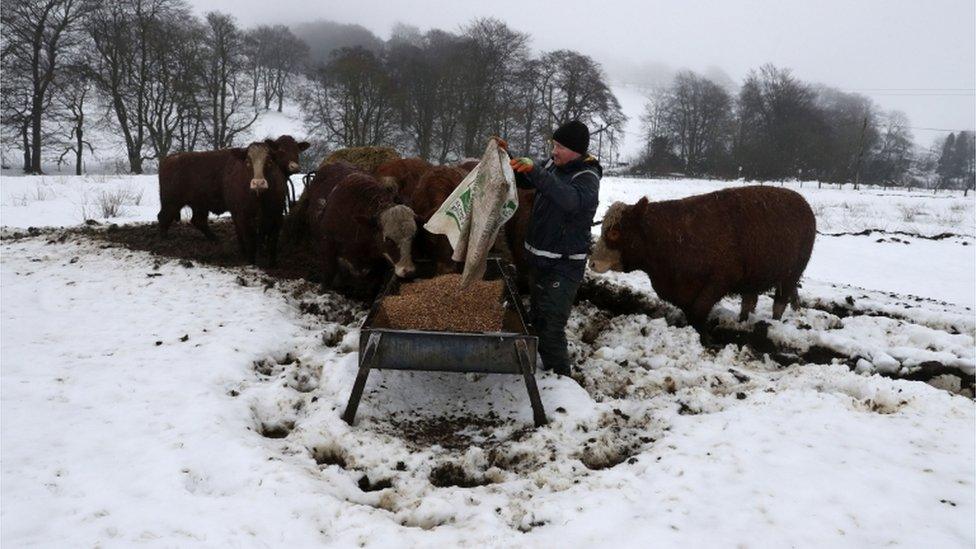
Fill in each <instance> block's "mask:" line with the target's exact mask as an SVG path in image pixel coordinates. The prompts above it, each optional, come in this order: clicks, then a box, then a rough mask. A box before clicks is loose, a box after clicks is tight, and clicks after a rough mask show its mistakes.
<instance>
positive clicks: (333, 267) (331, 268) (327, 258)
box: [321, 237, 339, 290]
mask: <svg viewBox="0 0 976 549" xmlns="http://www.w3.org/2000/svg"><path fill="white" fill-rule="evenodd" d="M321 250H322V287H323V288H324V289H326V290H331V289H332V284H333V283H334V282H335V277H336V273H337V272H338V271H339V261H338V259H337V257H336V253H337V252H338V250H336V247H335V243H334V242H332V239H331V238H328V237H326V238H323V239H322V247H321Z"/></svg>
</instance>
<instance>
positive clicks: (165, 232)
mask: <svg viewBox="0 0 976 549" xmlns="http://www.w3.org/2000/svg"><path fill="white" fill-rule="evenodd" d="M180 209H181V208H174V207H173V206H170V205H168V204H167V205H165V206H163V207H162V208H160V209H159V214H158V215H157V216H156V220H157V221H159V236H160V238H167V237H168V236H169V226H170V225H172V224H173V222H174V221H176V220H177V219H179V218H180Z"/></svg>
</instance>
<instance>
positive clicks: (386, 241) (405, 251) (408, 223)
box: [361, 204, 417, 278]
mask: <svg viewBox="0 0 976 549" xmlns="http://www.w3.org/2000/svg"><path fill="white" fill-rule="evenodd" d="M361 222H365V223H369V224H371V225H373V226H375V227H376V229H378V230H377V231H376V233H377V238H378V239H379V240H380V243H379V249H380V252H381V253H382V255H383V257H385V258H386V260H387V261H389V262H390V264H391V265H393V270H394V272H395V273H396V275H397V276H398V277H400V278H409V277H411V276H413V275H414V273H415V272H416V271H417V268H416V267H415V266H414V264H413V255H412V251H411V246H412V244H413V239H414V236H415V235H416V234H417V220H416V217H415V216H414V213H413V210H411V209H410V208H409V207H407V206H404V205H403V204H394V205H392V206H390V207H389V208H387V209H385V210H383V211H382V212H380V213H379V215H378V216H376V217H375V218H370V219H365V220H361Z"/></svg>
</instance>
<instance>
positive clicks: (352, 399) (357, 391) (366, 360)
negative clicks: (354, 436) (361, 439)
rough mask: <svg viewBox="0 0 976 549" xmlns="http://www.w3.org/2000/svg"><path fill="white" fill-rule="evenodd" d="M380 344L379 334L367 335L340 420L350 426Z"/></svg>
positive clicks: (354, 417) (354, 418)
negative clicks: (350, 391)
mask: <svg viewBox="0 0 976 549" xmlns="http://www.w3.org/2000/svg"><path fill="white" fill-rule="evenodd" d="M379 343H380V334H378V333H371V334H369V341H368V342H367V343H366V349H365V350H364V351H363V356H362V360H360V362H359V373H358V374H356V382H355V383H353V385H352V394H351V395H349V403H348V404H347V405H346V411H345V413H343V414H342V419H343V420H344V421H345V422H346V423H348V424H349V425H352V423H353V421H355V420H356V409H358V408H359V399H361V398H362V397H363V389H364V388H365V387H366V378H368V377H369V370H370V368H372V366H373V357H375V356H376V347H377V346H378V345H379Z"/></svg>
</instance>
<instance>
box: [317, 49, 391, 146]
mask: <svg viewBox="0 0 976 549" xmlns="http://www.w3.org/2000/svg"><path fill="white" fill-rule="evenodd" d="M392 88H393V87H392V80H391V78H390V76H389V74H388V73H387V71H386V68H385V67H384V65H383V63H382V61H381V60H380V59H378V58H377V57H376V56H375V55H374V54H373V53H372V52H371V51H369V50H366V49H364V48H343V49H340V50H338V51H337V52H336V53H335V55H334V57H333V59H332V61H331V62H329V64H328V65H326V66H325V67H323V68H321V69H319V70H318V71H316V73H315V74H313V75H312V78H311V81H310V82H309V84H308V85H307V86H306V87H305V88H304V90H303V92H302V94H301V104H302V110H303V111H304V113H305V125H306V127H307V129H308V131H309V134H310V135H313V136H317V137H320V138H321V139H324V140H325V141H327V142H328V143H329V144H331V145H334V146H339V147H358V146H377V145H388V144H390V143H391V142H392V141H393V138H394V136H395V135H396V131H397V126H398V125H397V119H396V111H395V108H394V95H393V89H392Z"/></svg>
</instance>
